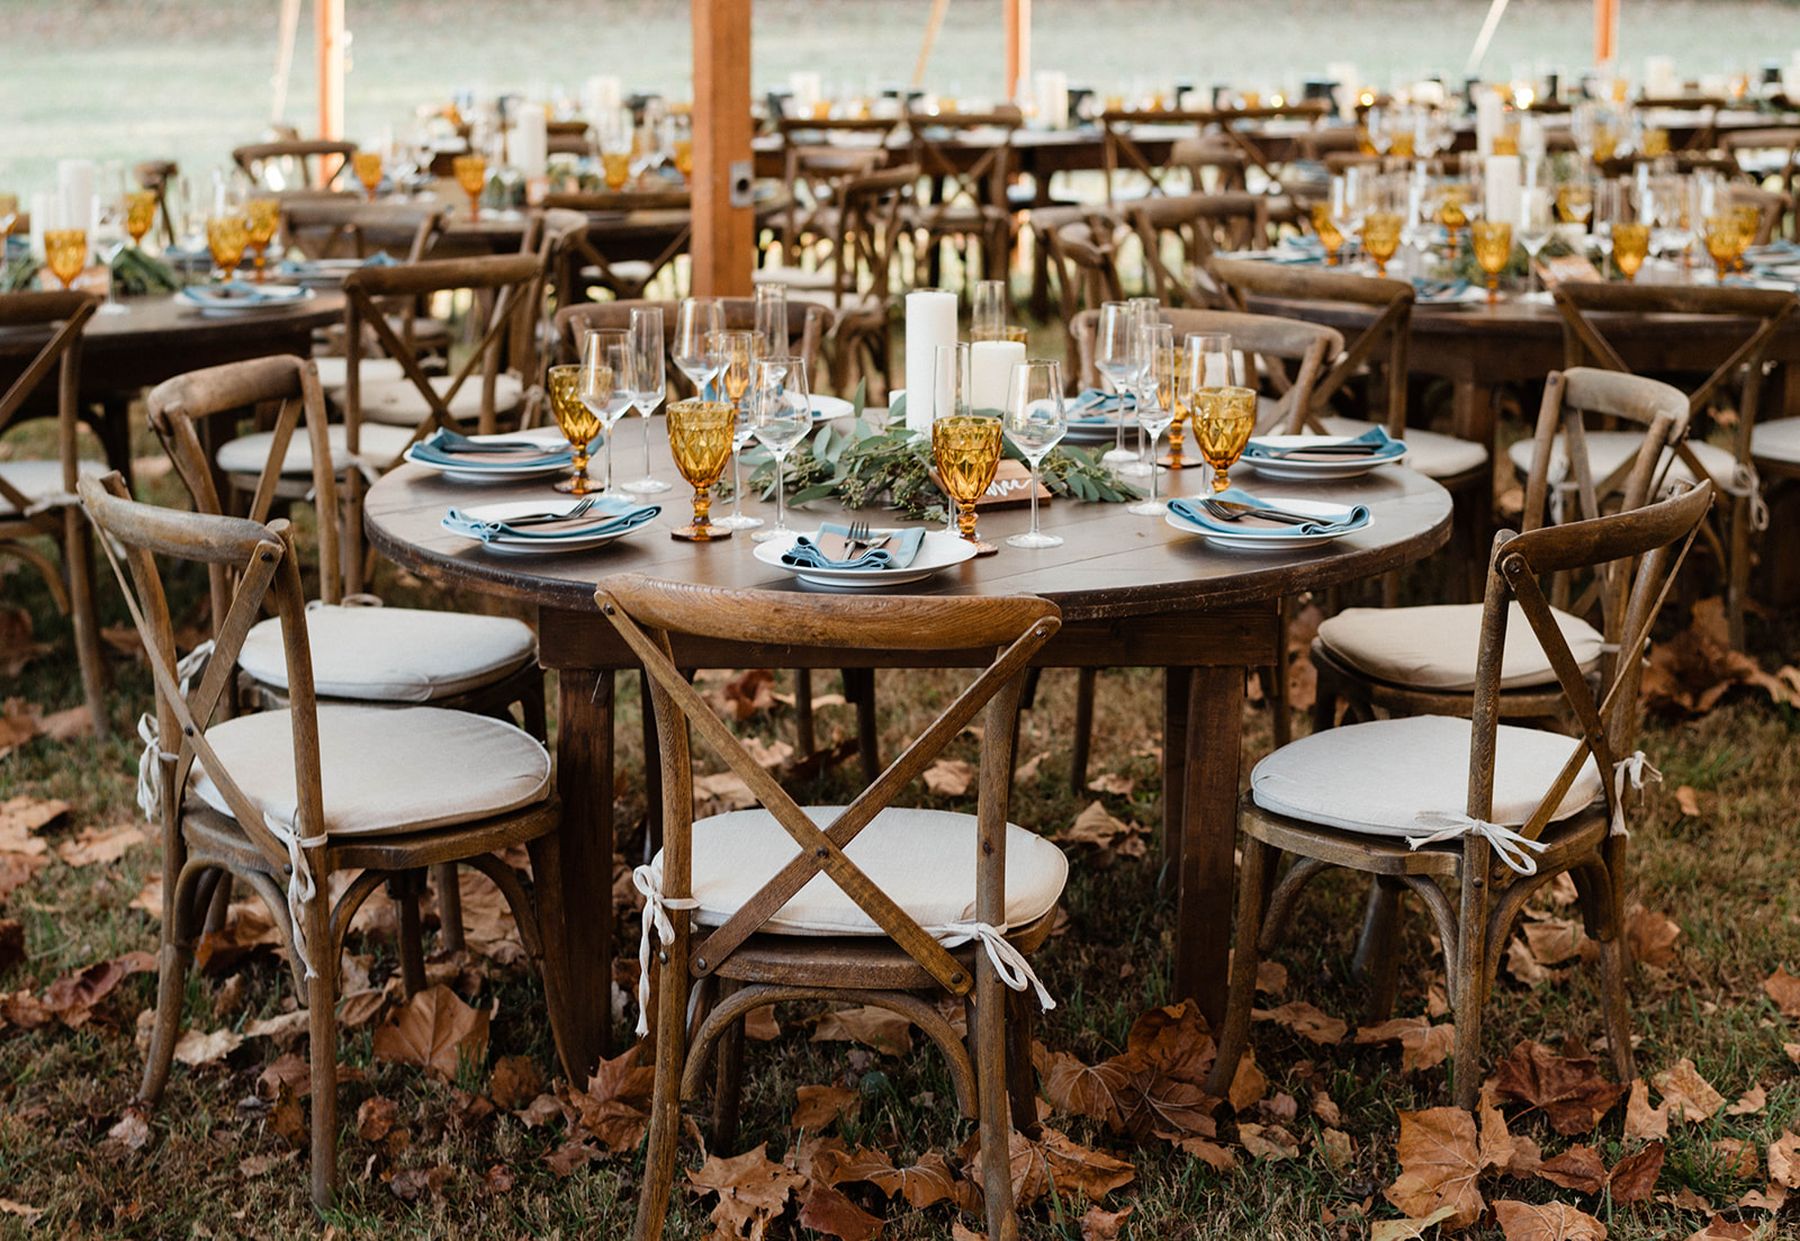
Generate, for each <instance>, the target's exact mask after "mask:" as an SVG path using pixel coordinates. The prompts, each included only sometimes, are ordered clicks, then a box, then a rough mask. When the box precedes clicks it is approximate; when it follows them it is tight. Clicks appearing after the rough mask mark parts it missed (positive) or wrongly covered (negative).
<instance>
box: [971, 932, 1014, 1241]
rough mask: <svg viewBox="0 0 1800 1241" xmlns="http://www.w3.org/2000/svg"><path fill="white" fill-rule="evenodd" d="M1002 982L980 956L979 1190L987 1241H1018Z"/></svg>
mask: <svg viewBox="0 0 1800 1241" xmlns="http://www.w3.org/2000/svg"><path fill="white" fill-rule="evenodd" d="M1006 990H1007V988H1006V984H1005V983H1003V982H1001V981H1000V976H999V975H998V974H997V973H995V972H994V963H993V962H992V961H990V960H988V959H987V955H986V954H985V953H984V954H982V955H981V956H979V957H977V958H976V962H975V995H976V1000H975V1030H974V1032H973V1033H974V1036H975V1046H976V1060H975V1092H976V1107H977V1110H978V1111H979V1113H980V1116H981V1187H982V1190H983V1192H984V1194H985V1196H986V1198H987V1235H988V1238H989V1241H1018V1237H1019V1221H1018V1217H1017V1215H1016V1214H1015V1212H1014V1210H1013V1192H1012V1123H1011V1121H1012V1117H1011V1107H1010V1105H1009V1101H1008V1099H1007V1090H1006V1084H1007V1083H1006V998H1005V992H1006Z"/></svg>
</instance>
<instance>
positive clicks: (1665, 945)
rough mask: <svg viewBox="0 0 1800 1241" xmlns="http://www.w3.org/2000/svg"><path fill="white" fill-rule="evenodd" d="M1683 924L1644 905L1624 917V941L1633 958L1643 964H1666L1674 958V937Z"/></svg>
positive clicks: (1679, 935) (1677, 936)
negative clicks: (1678, 923) (1653, 911)
mask: <svg viewBox="0 0 1800 1241" xmlns="http://www.w3.org/2000/svg"><path fill="white" fill-rule="evenodd" d="M1680 938H1681V927H1680V926H1679V925H1677V924H1676V922H1675V920H1674V919H1673V918H1671V917H1669V916H1668V915H1667V914H1659V913H1652V912H1650V911H1649V910H1648V909H1645V908H1643V907H1642V906H1641V905H1640V906H1638V907H1637V908H1635V909H1633V910H1632V911H1631V913H1630V914H1628V915H1627V916H1626V918H1625V942H1626V943H1627V945H1629V946H1630V948H1631V959H1632V960H1634V961H1637V962H1639V963H1640V964H1643V965H1654V966H1657V967H1659V968H1660V967H1663V966H1667V965H1669V964H1670V963H1671V962H1673V961H1674V960H1675V941H1676V940H1678V939H1680Z"/></svg>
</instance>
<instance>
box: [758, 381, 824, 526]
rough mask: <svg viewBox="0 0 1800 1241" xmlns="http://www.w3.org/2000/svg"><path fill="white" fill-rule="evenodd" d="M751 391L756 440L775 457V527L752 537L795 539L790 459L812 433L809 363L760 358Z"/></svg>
mask: <svg viewBox="0 0 1800 1241" xmlns="http://www.w3.org/2000/svg"><path fill="white" fill-rule="evenodd" d="M755 374H756V378H755V381H754V386H753V387H752V389H751V392H750V419H751V421H752V422H753V423H754V424H755V432H756V438H757V440H758V441H759V442H761V444H762V446H763V447H764V448H767V449H768V450H769V453H770V455H771V456H773V457H774V458H775V524H774V525H773V526H771V527H770V528H769V529H767V530H763V531H760V532H758V533H757V534H755V535H754V536H752V537H753V538H755V540H756V541H757V542H758V543H762V542H765V541H766V540H769V539H781V538H791V537H792V536H793V533H794V532H793V531H792V530H789V529H788V525H787V457H788V453H790V452H792V451H793V450H794V448H795V446H796V445H798V444H799V443H800V441H802V440H804V439H805V438H806V437H807V436H808V435H809V434H811V432H812V428H813V420H812V400H811V399H810V398H809V397H808V395H807V389H806V363H804V362H802V361H801V360H800V359H799V358H790V357H777V358H759V359H757V361H756V372H755Z"/></svg>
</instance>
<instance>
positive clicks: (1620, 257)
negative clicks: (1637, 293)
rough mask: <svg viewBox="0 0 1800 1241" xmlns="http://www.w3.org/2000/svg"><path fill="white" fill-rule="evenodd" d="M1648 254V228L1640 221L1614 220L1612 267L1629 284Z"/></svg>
mask: <svg viewBox="0 0 1800 1241" xmlns="http://www.w3.org/2000/svg"><path fill="white" fill-rule="evenodd" d="M1649 254H1650V226H1649V225H1648V224H1645V223H1644V222H1642V221H1641V220H1615V221H1614V222H1613V226H1612V257H1613V266H1614V267H1617V268H1618V269H1619V274H1620V275H1621V276H1623V277H1625V283H1627V284H1630V283H1631V282H1632V281H1634V280H1636V279H1637V274H1638V268H1640V267H1642V266H1643V265H1644V259H1645V258H1647V257H1648V256H1649Z"/></svg>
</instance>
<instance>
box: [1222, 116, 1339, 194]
mask: <svg viewBox="0 0 1800 1241" xmlns="http://www.w3.org/2000/svg"><path fill="white" fill-rule="evenodd" d="M1330 115H1331V105H1330V104H1328V103H1326V102H1325V101H1324V100H1322V99H1296V100H1294V101H1293V102H1291V103H1283V104H1272V105H1266V106H1263V107H1255V108H1223V109H1220V110H1219V111H1218V112H1216V113H1215V114H1214V117H1215V119H1216V121H1217V123H1218V126H1219V132H1220V133H1221V134H1222V135H1223V136H1224V137H1225V138H1226V140H1228V141H1229V142H1230V143H1231V144H1232V145H1233V146H1235V147H1237V149H1238V150H1239V151H1241V152H1243V155H1244V158H1245V159H1247V160H1248V161H1249V162H1250V163H1251V164H1252V165H1254V166H1255V167H1256V168H1258V169H1259V170H1261V172H1262V174H1263V176H1265V177H1266V178H1268V181H1269V184H1270V185H1271V186H1273V187H1275V188H1276V189H1279V188H1280V187H1281V165H1280V161H1278V160H1277V159H1276V158H1275V157H1273V156H1272V155H1270V154H1269V153H1268V151H1267V150H1266V149H1265V147H1264V143H1263V140H1262V139H1263V135H1262V134H1260V133H1259V132H1258V131H1259V130H1260V129H1261V127H1262V126H1263V125H1264V124H1266V123H1267V122H1269V121H1294V120H1299V121H1306V122H1307V123H1308V124H1309V125H1311V126H1312V127H1313V128H1315V129H1316V128H1318V127H1319V126H1320V125H1321V124H1323V122H1324V121H1325V118H1326V117H1328V116H1330Z"/></svg>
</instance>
